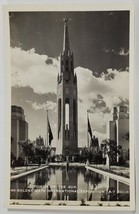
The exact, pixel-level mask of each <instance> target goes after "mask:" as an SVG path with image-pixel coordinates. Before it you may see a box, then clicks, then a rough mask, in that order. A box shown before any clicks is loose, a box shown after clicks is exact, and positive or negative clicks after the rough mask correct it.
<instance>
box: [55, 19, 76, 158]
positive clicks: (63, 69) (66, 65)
mask: <svg viewBox="0 0 139 214" xmlns="http://www.w3.org/2000/svg"><path fill="white" fill-rule="evenodd" d="M67 21H68V20H67V19H65V22H64V40H63V51H62V54H61V56H60V74H58V77H57V118H58V121H57V151H56V153H57V154H62V155H64V156H69V155H70V154H73V153H76V152H78V101H77V97H78V92H77V77H76V74H75V72H74V58H73V53H72V52H71V50H70V43H69V35H68V25H67Z"/></svg>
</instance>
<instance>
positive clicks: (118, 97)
mask: <svg viewBox="0 0 139 214" xmlns="http://www.w3.org/2000/svg"><path fill="white" fill-rule="evenodd" d="M7 11H8V12H7V14H8V15H7V16H8V22H9V25H8V28H9V62H10V71H9V74H10V77H9V79H10V84H9V85H8V87H9V88H10V89H9V91H10V95H9V96H10V99H9V100H10V104H9V105H10V106H9V109H10V114H9V115H10V120H9V121H10V124H9V127H10V128H9V130H10V133H8V135H9V141H8V142H6V144H9V145H8V150H9V156H10V157H9V172H8V173H9V186H8V190H7V191H8V193H7V195H8V197H9V198H7V201H8V204H9V207H11V208H20V207H22V208H29V207H33V206H34V207H35V208H36V207H37V208H38V209H40V208H41V207H42V208H43V209H51V208H58V209H59V208H64V209H68V208H69V209H70V208H71V209H82V208H83V209H87V210H96V209H98V210H104V209H113V210H131V209H134V200H135V198H134V197H135V190H134V151H133V149H134V138H133V134H132V113H133V112H132V93H131V91H132V88H131V87H132V82H131V77H132V72H133V71H132V69H133V68H132V59H131V58H132V51H133V50H132V43H133V40H132V41H131V37H132V34H131V29H132V26H131V23H132V22H131V18H132V12H131V10H130V8H127V9H126V7H125V8H124V7H123V8H121V9H117V8H115V9H114V8H113V9H110V8H108V9H107V8H106V9H103V10H102V8H101V9H100V10H99V8H97V9H93V7H90V9H86V10H80V8H78V9H77V10H75V9H74V10H71V9H70V10H68V7H67V8H66V9H62V10H61V9H58V10H56V8H55V9H54V10H52V8H51V9H50V10H49V9H46V10H44V9H43V8H42V10H37V9H35V10H22V8H21V9H20V10H12V9H11V10H10V9H9V10H7ZM66 207H67V208H66Z"/></svg>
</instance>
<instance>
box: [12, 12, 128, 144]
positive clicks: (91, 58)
mask: <svg viewBox="0 0 139 214" xmlns="http://www.w3.org/2000/svg"><path fill="white" fill-rule="evenodd" d="M64 17H68V18H69V22H68V29H69V39H70V49H71V51H72V52H73V54H74V67H75V69H74V70H75V72H76V74H77V85H78V124H79V125H78V126H79V127H78V139H79V142H78V145H79V146H85V145H87V110H89V119H90V123H91V127H92V132H93V134H94V135H95V136H96V137H98V138H99V141H100V142H101V141H102V140H103V139H106V138H107V134H106V124H107V122H108V120H109V118H110V115H111V110H112V108H113V107H114V106H117V105H126V106H128V105H129V70H130V69H129V53H130V51H129V12H128V11H101V12H100V11H95V12H11V13H10V14H9V18H10V40H11V48H10V49H11V77H12V78H11V81H12V82H11V85H12V105H18V106H21V107H22V108H23V109H24V113H25V118H26V121H27V122H28V124H29V138H30V140H35V139H36V137H38V136H39V135H41V136H43V137H44V138H46V131H47V129H46V124H47V119H46V110H47V109H48V110H49V120H50V124H51V127H52V132H53V135H54V139H53V142H52V146H56V131H57V119H56V117H57V103H56V94H57V75H58V73H59V57H60V54H61V52H62V45H63V25H64V23H63V18H64Z"/></svg>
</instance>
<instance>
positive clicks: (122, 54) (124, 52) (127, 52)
mask: <svg viewBox="0 0 139 214" xmlns="http://www.w3.org/2000/svg"><path fill="white" fill-rule="evenodd" d="M119 55H120V56H127V55H129V50H126V49H125V48H121V49H120V51H119Z"/></svg>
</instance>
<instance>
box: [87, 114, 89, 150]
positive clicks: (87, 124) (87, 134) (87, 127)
mask: <svg viewBox="0 0 139 214" xmlns="http://www.w3.org/2000/svg"><path fill="white" fill-rule="evenodd" d="M87 148H89V135H88V110H87Z"/></svg>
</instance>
